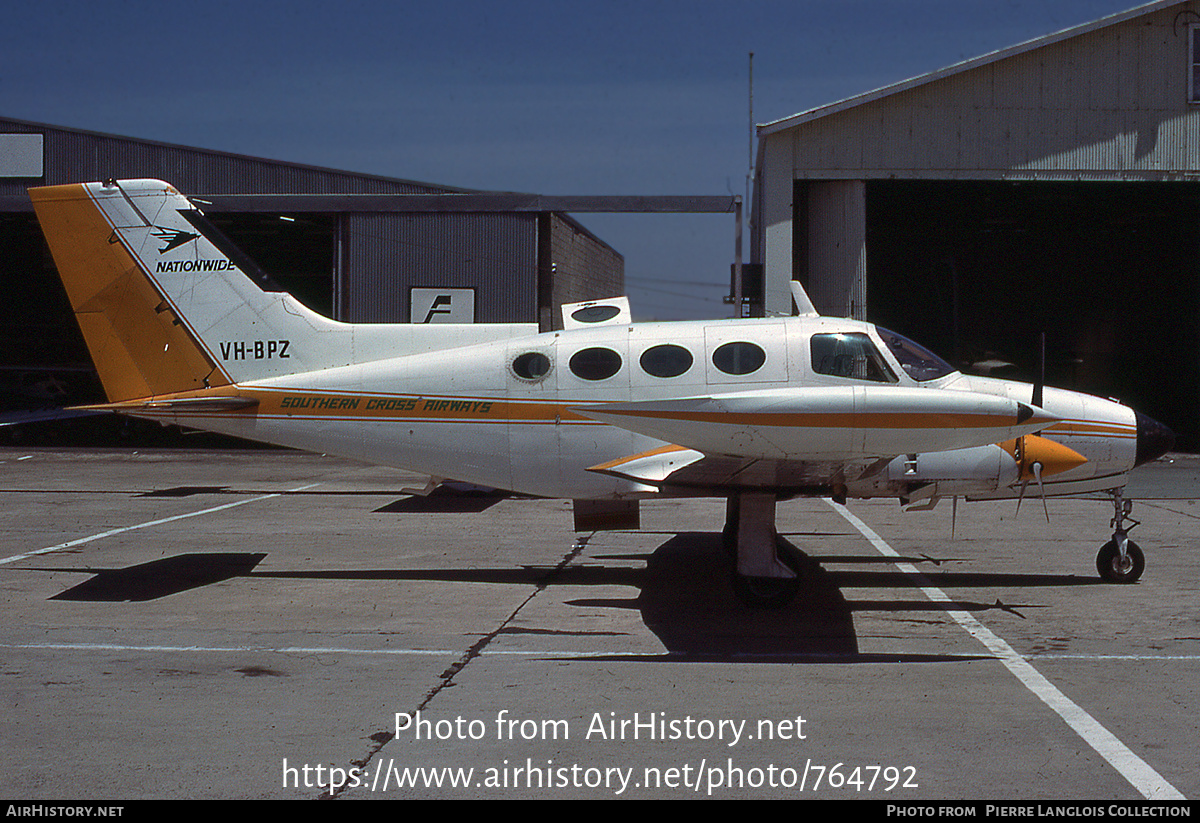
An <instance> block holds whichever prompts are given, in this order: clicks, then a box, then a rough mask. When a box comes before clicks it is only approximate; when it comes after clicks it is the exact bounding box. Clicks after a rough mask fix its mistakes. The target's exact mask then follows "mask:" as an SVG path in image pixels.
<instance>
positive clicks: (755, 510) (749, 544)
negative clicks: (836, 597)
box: [721, 492, 800, 609]
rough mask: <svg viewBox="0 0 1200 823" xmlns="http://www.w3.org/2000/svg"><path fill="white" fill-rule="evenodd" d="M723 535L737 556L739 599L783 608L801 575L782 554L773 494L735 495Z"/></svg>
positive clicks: (762, 606)
mask: <svg viewBox="0 0 1200 823" xmlns="http://www.w3.org/2000/svg"><path fill="white" fill-rule="evenodd" d="M721 537H722V540H723V541H724V544H725V549H726V551H727V552H729V553H730V554H732V555H734V557H736V559H737V568H736V569H735V570H734V573H733V590H734V593H735V594H737V596H738V599H739V600H741V601H742V602H743V603H745V604H746V605H747V606H752V607H754V608H760V609H780V608H783V607H784V606H786V605H787V604H788V603H790V602H792V598H794V597H795V596H796V592H797V591H799V589H800V577H799V575H798V574H797V573H796V570H795V569H793V568H792V567H791V566H790V565H788V563H787V562H786V560H785V559H784V558H783V557H781V556H780V554H779V534H778V533H777V532H776V531H775V495H774V494H773V493H771V492H745V493H741V494H734V495H731V496H730V497H729V500H728V503H727V504H726V519H725V529H724V530H723V531H722V533H721Z"/></svg>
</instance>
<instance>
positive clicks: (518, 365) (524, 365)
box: [512, 351, 550, 380]
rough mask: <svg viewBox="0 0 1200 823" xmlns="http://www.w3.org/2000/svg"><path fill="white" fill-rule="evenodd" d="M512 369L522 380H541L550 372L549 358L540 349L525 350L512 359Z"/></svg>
mask: <svg viewBox="0 0 1200 823" xmlns="http://www.w3.org/2000/svg"><path fill="white" fill-rule="evenodd" d="M512 370H513V374H515V375H516V376H517V377H519V378H521V379H522V380H541V379H542V378H543V377H545V376H546V375H547V374H549V373H550V358H549V357H547V356H546V355H544V354H542V353H541V352H540V351H527V352H525V353H524V354H519V355H517V357H516V358H515V359H514V360H513V362H512Z"/></svg>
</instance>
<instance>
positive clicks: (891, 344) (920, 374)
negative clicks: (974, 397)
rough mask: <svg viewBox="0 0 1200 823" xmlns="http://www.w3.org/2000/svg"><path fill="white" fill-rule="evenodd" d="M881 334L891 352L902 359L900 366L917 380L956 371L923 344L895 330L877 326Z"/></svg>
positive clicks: (898, 358) (936, 377)
mask: <svg viewBox="0 0 1200 823" xmlns="http://www.w3.org/2000/svg"><path fill="white" fill-rule="evenodd" d="M875 330H876V331H877V332H879V336H880V337H882V338H883V342H884V343H885V344H886V345H887V347H888V349H889V350H890V351H891V353H892V354H893V355H894V356H895V357H896V359H897V360H899V361H900V367H901V368H903V369H904V371H905V372H907V373H908V376H909V377H911V378H912V379H913V380H916V381H917V382H924V381H926V380H937V379H938V378H939V377H945V376H946V375H948V374H950V373H951V372H953V371H954V367H953V366H951V365H950V364H949V363H947V362H946V361H945V360H943V359H942V358H940V357H938V356H937V355H936V354H934V353H933V352H931V351H930V350H929V349H927V348H925V347H924V346H922V345H919V344H917V343H914V342H913V341H911V340H909V339H908V338H907V337H904V336H903V335H899V334H896V333H895V332H894V331H888V330H887V329H881V328H879V327H876V329H875Z"/></svg>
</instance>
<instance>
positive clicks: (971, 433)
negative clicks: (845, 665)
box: [572, 386, 1058, 463]
mask: <svg viewBox="0 0 1200 823" xmlns="http://www.w3.org/2000/svg"><path fill="white" fill-rule="evenodd" d="M572 410H573V411H576V412H578V413H579V414H582V415H584V416H586V417H590V418H592V419H594V420H600V421H603V422H605V423H609V424H611V425H614V426H619V427H621V428H624V429H628V430H629V431H633V432H637V433H639V434H644V435H648V436H650V437H655V438H658V439H660V440H664V441H666V442H667V443H672V444H677V445H678V446H680V447H683V448H685V449H690V450H693V451H695V452H697V453H699V454H701V455H702V456H711V457H716V456H724V457H735V458H750V459H761V460H784V461H804V462H817V463H820V462H826V461H853V460H857V461H862V460H864V459H869V458H881V457H895V456H896V455H900V454H912V453H918V452H936V451H949V450H952V449H962V448H971V447H974V446H984V445H989V444H993V443H999V442H1001V441H1004V440H1009V439H1011V438H1014V437H1020V436H1021V435H1023V434H1029V433H1032V432H1035V431H1038V430H1040V429H1044V428H1046V427H1047V426H1048V425H1051V424H1053V423H1054V422H1056V421H1057V420H1058V418H1056V417H1054V416H1053V415H1051V414H1049V413H1048V412H1046V411H1045V410H1043V409H1040V408H1038V407H1036V406H1029V405H1026V404H1024V403H1020V402H1017V401H1014V400H1010V399H1009V398H1007V397H999V396H996V395H991V394H984V393H980V392H969V391H955V390H947V389H932V388H908V387H899V386H833V387H830V386H821V387H799V388H795V387H794V388H785V389H768V390H759V391H748V392H730V393H724V394H711V395H703V396H695V397H684V398H670V399H662V400H649V401H639V402H627V403H626V402H618V403H604V404H589V405H583V406H576V407H574V408H573V409H572ZM643 459H644V458H643ZM661 459H662V458H660V460H661ZM673 459H680V456H678V455H675V456H674V458H673ZM697 459H698V458H697ZM693 462H694V461H693Z"/></svg>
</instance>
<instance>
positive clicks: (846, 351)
mask: <svg viewBox="0 0 1200 823" xmlns="http://www.w3.org/2000/svg"><path fill="white" fill-rule="evenodd" d="M809 348H810V349H811V351H812V367H813V371H815V372H816V373H817V374H828V375H832V376H834V377H849V378H851V379H853V380H872V381H874V382H876V383H897V382H899V378H897V377H896V373H895V372H893V371H892V369H891V367H890V366H888V364H887V361H886V360H884V359H883V355H882V354H880V353H879V349H877V348H875V344H874V343H872V342H871V338H870V337H868V336H867V335H865V334H863V333H862V332H849V333H846V334H814V335H813V336H812V340H811V341H810V343H809Z"/></svg>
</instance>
